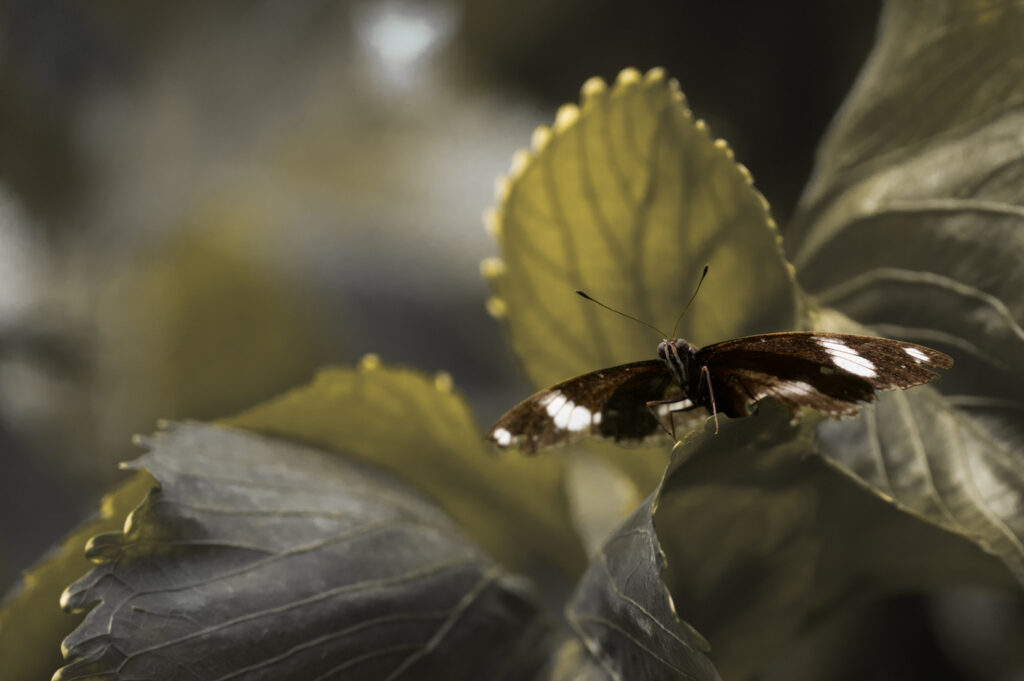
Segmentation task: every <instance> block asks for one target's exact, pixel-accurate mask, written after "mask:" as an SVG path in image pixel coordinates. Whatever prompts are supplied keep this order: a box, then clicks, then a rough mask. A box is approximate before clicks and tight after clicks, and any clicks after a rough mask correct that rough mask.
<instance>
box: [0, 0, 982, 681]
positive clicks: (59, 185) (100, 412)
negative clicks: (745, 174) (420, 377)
mask: <svg viewBox="0 0 1024 681" xmlns="http://www.w3.org/2000/svg"><path fill="white" fill-rule="evenodd" d="M878 13H879V3H878V2H874V1H867V2H865V1H857V2H852V1H847V2H840V1H836V0H834V1H830V2H816V3H806V2H796V1H786V2H773V3H763V2H728V3H722V2H718V3H713V2H679V1H673V0H641V1H640V2H633V3H628V4H627V3H614V2H609V1H607V0H598V1H594V0H564V1H562V2H550V1H548V0H517V1H507V0H502V1H498V2H484V1H483V0H461V1H459V0H448V1H446V2H432V3H426V2H394V3H389V2H363V3H355V2H349V3H333V2H306V3H290V2H284V1H283V0H280V1H276V2H266V1H264V2H250V3H216V4H214V3H204V2H183V3H165V4H158V3H123V2H95V3H76V2H70V1H59V0H8V1H7V2H4V3H0V279H2V280H3V281H4V282H5V283H4V284H3V286H4V288H5V289H6V293H4V294H3V295H0V464H2V468H0V470H2V471H3V472H2V475H0V589H2V588H3V587H4V586H6V585H8V584H10V583H11V582H12V581H13V580H14V579H15V578H16V575H17V573H18V571H19V570H21V569H24V568H26V567H27V566H28V565H29V564H30V563H31V562H32V561H34V560H35V559H36V558H38V557H39V556H40V555H41V554H42V553H43V552H44V551H45V550H46V549H47V547H49V546H51V545H52V544H53V543H54V542H55V541H56V540H57V539H58V538H59V537H60V536H61V534H63V533H64V532H65V531H67V530H68V529H69V528H71V527H72V526H73V525H74V524H75V523H76V522H77V521H78V520H79V519H81V518H82V517H83V516H84V515H85V514H87V513H89V512H91V511H92V509H94V508H96V504H97V502H98V500H99V496H100V495H101V494H102V492H103V491H104V490H105V489H108V488H109V487H110V485H112V484H114V483H115V482H116V481H117V480H118V473H117V469H116V462H117V461H120V460H124V459H127V458H131V457H132V456H133V455H134V454H133V450H132V447H131V445H130V444H129V439H130V436H131V435H132V434H133V433H134V432H146V431H149V430H152V429H153V427H154V424H155V420H156V419H157V418H186V417H190V418H199V419H210V418H216V417H218V416H222V415H227V414H231V413H233V412H236V411H238V410H240V409H244V408H245V407H247V406H249V405H251V404H254V403H256V402H258V401H260V400H262V399H266V398H268V397H270V396H273V395H275V394H278V393H280V392H281V391H283V390H285V389H287V388H288V387H290V386H294V385H299V384H302V383H304V382H305V381H307V380H308V379H309V377H310V376H311V375H312V373H313V371H314V370H315V368H316V367H317V366H322V365H325V364H329V363H353V362H355V361H358V359H359V357H360V356H362V355H363V354H364V353H367V352H376V353H379V354H380V355H381V356H382V358H383V359H384V360H385V361H388V362H398V363H404V364H410V365H414V366H417V367H420V368H422V369H424V370H427V371H438V370H444V371H449V372H450V373H451V374H452V375H453V377H454V379H455V383H456V385H457V386H459V387H460V388H461V389H462V390H463V391H464V392H465V393H466V395H467V397H468V399H469V400H470V401H471V402H472V404H473V406H474V408H475V409H476V410H477V413H478V417H479V419H480V421H481V422H488V421H490V420H491V419H493V418H494V417H496V416H497V415H498V414H500V413H501V411H502V410H503V409H504V408H505V407H507V406H508V405H509V404H512V403H514V402H515V401H516V400H517V399H518V398H520V397H521V396H522V395H523V394H524V393H525V392H526V391H527V390H528V386H526V385H525V383H524V382H523V380H522V378H521V377H520V376H519V375H518V374H517V371H516V367H515V360H514V358H512V357H511V355H510V353H509V351H508V348H507V347H506V345H505V344H504V340H503V338H502V335H501V330H500V327H499V325H498V324H497V323H496V322H494V321H493V320H492V319H490V318H489V317H488V316H487V315H486V313H485V312H484V305H483V303H484V300H485V299H486V297H487V295H488V292H487V290H486V286H485V285H484V284H483V283H482V281H481V280H480V278H479V276H478V274H477V267H478V262H479V261H480V259H481V258H483V257H485V256H487V255H491V254H493V253H494V248H493V245H492V244H491V242H490V240H489V237H488V236H487V235H486V234H485V232H484V230H483V227H482V224H481V219H480V214H481V213H482V211H483V210H484V209H485V208H486V207H488V206H489V205H490V204H492V203H493V182H494V179H495V178H496V177H498V176H499V175H500V174H501V173H503V172H504V171H505V170H506V169H507V167H508V163H509V161H510V159H511V156H512V153H513V151H514V150H515V149H516V148H518V147H525V146H528V144H529V136H530V133H531V131H532V130H533V128H534V127H536V126H537V125H540V124H546V123H550V122H551V120H552V119H553V116H554V112H555V110H556V108H557V107H558V106H559V105H560V104H562V103H564V102H571V101H577V100H578V92H579V87H580V85H581V84H582V83H583V82H584V81H585V80H586V79H587V78H589V77H591V76H595V75H598V76H602V77H603V78H605V79H606V80H608V81H609V82H610V81H612V80H614V78H615V75H616V74H617V73H618V71H619V70H621V69H622V68H624V67H627V66H635V67H637V68H640V69H641V70H646V69H648V68H651V67H653V66H663V67H665V68H666V69H667V71H668V72H669V73H670V74H671V75H672V76H674V77H676V78H677V79H678V80H679V81H680V83H681V85H682V89H683V91H684V92H685V93H686V95H687V97H688V99H689V104H690V107H691V108H692V109H693V110H694V112H695V113H696V115H697V116H699V117H702V118H705V119H706V120H707V121H708V123H709V125H710V127H711V129H712V131H713V133H714V134H715V135H716V136H721V137H724V138H725V139H727V140H728V141H729V143H730V145H731V146H732V148H733V149H734V150H735V152H736V158H737V159H738V160H739V161H741V162H742V163H744V164H745V165H746V166H747V167H749V168H750V170H751V171H752V173H753V176H754V178H755V182H756V184H757V186H758V188H759V189H760V190H761V192H762V193H763V194H764V195H765V196H766V197H767V198H768V200H769V201H770V202H771V204H772V209H773V212H774V214H775V217H776V219H777V220H778V222H779V223H780V225H781V226H782V228H783V233H785V225H786V221H787V219H788V217H789V216H790V215H791V213H792V211H793V208H794V205H795V203H796V201H797V200H798V197H799V195H800V192H801V189H802V187H803V185H804V183H805V182H806V180H807V177H808V174H809V172H810V170H811V166H812V163H813V157H814V150H815V147H816V144H817V142H818V140H819V138H820V137H821V134H822V132H823V131H824V130H825V128H826V126H827V124H828V122H829V120H830V118H831V117H832V115H833V114H834V112H835V111H836V109H837V107H838V106H839V104H840V103H841V101H842V99H843V97H844V95H845V93H846V92H847V91H848V89H849V88H850V86H851V84H852V83H853V81H854V79H855V77H856V74H857V72H858V70H859V68H860V66H861V64H862V63H863V61H864V59H865V57H866V55H867V53H868V51H869V49H870V47H871V44H872V40H873V36H874V31H875V27H876V23H877V19H878ZM389 31H390V32H389ZM417 46H419V51H418V52H417V49H416V48H417ZM972 602H973V601H972ZM953 603H954V605H955V604H956V603H959V601H956V598H954V599H953ZM973 607H977V606H976V605H975V606H973ZM961 612H963V608H962V607H960V606H956V607H953V606H950V605H949V601H948V599H947V600H945V601H939V602H936V601H934V600H930V599H920V598H907V599H901V600H897V601H892V602H890V603H887V604H885V605H883V606H880V607H879V608H878V609H877V611H875V612H872V613H870V614H869V615H868V616H866V617H864V618H859V619H858V620H857V624H851V625H849V627H848V629H847V630H844V634H843V635H844V637H845V638H846V642H847V643H849V642H856V643H857V645H858V647H859V648H861V649H865V650H871V651H874V654H873V655H869V656H859V657H857V658H856V659H848V660H846V663H845V666H844V668H843V672H842V674H841V675H840V676H841V677H842V678H850V679H853V678H865V677H868V678H917V677H920V678H930V679H936V678H963V676H962V673H965V672H963V669H964V668H965V665H967V662H965V660H969V659H970V655H968V654H967V653H964V652H963V651H959V652H958V653H956V654H953V655H952V657H950V655H951V654H949V653H947V652H940V651H942V650H944V649H948V647H949V646H948V644H949V640H948V639H950V637H951V636H952V637H953V638H955V635H951V634H949V632H948V631H946V630H944V629H943V627H944V626H945V624H944V623H946V624H948V622H949V621H951V620H952V619H955V618H956V617H957V616H958V615H957V614H956V613H961ZM951 613H953V615H951ZM881 621H886V622H889V623H890V625H893V624H895V626H890V627H889V628H888V629H886V631H887V632H888V633H887V634H886V635H885V636H883V637H879V635H878V633H877V628H876V627H875V626H874V625H875V623H878V622H881ZM944 631H946V633H943V632H944ZM943 637H945V638H943ZM954 648H955V646H954ZM975 652H976V651H975ZM812 657H813V656H812ZM954 658H955V659H954ZM925 659H927V660H928V661H929V662H928V663H927V664H922V663H921V660H925ZM957 660H959V661H957ZM808 664H810V663H808ZM972 664H973V663H972ZM985 678H1000V672H999V671H998V670H995V671H993V670H991V669H989V670H987V671H986V672H985Z"/></svg>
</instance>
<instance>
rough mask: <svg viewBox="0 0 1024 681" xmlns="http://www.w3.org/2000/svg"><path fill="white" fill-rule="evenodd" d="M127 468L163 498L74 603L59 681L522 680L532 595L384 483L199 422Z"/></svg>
mask: <svg viewBox="0 0 1024 681" xmlns="http://www.w3.org/2000/svg"><path fill="white" fill-rule="evenodd" d="M147 444H148V446H149V447H150V452H149V453H147V454H146V455H144V456H143V457H141V458H140V459H138V460H137V461H135V462H134V463H133V464H131V466H132V467H133V468H140V469H141V468H145V469H146V470H148V471H149V472H150V473H151V474H152V475H153V477H154V478H155V479H156V480H157V482H158V483H159V485H160V487H159V489H157V490H154V491H153V492H151V493H150V495H149V497H148V498H147V499H146V502H145V503H144V504H143V505H142V506H141V507H140V508H139V509H138V510H137V511H135V512H134V513H133V514H132V516H131V517H130V519H129V521H128V522H127V523H126V526H125V531H124V533H123V534H120V533H118V534H107V535H101V536H100V537H97V538H96V539H94V540H93V541H92V542H91V545H90V549H89V553H90V556H91V557H92V558H93V559H94V560H97V561H100V563H101V564H100V565H99V566H98V567H96V568H95V569H94V570H93V571H92V572H90V573H89V574H88V575H86V576H85V577H84V578H82V579H81V580H79V581H78V582H77V583H76V584H74V585H73V586H72V587H70V588H69V589H68V591H67V592H66V594H65V597H64V602H65V604H66V605H67V606H68V607H71V608H85V607H88V606H90V605H93V604H96V607H95V608H94V609H93V610H92V611H91V612H90V613H89V615H88V616H87V617H86V619H85V622H84V623H83V624H82V626H81V627H80V628H79V629H78V630H77V631H75V633H73V634H72V635H71V636H69V637H68V639H67V640H66V641H65V649H66V651H67V657H68V659H69V661H70V662H69V664H68V665H67V666H66V667H64V668H62V669H61V670H60V671H59V672H58V674H57V675H56V676H55V679H58V680H60V679H79V680H85V679H110V678H116V679H138V678H161V679H189V680H190V681H195V680H197V679H222V678H226V677H227V676H239V675H245V676H246V677H247V678H248V677H252V678H257V677H259V678H296V679H298V678H303V679H313V678H327V677H330V678H340V677H344V678H351V679H363V678H366V679H382V678H395V677H398V676H399V675H402V674H407V675H409V676H410V677H417V678H442V677H446V676H450V677H452V678H503V679H517V678H531V677H532V675H533V674H534V673H535V671H536V668H538V667H539V666H540V665H542V664H544V663H546V660H547V657H548V653H547V647H546V645H545V641H546V640H547V636H548V631H549V629H548V624H547V623H546V622H545V621H544V620H543V618H542V617H540V615H539V614H538V610H537V606H536V604H535V602H534V600H533V598H532V596H531V595H530V591H529V589H528V587H527V585H526V584H525V583H524V582H523V580H521V579H520V578H516V577H514V576H511V575H509V574H508V573H506V572H505V571H504V570H503V569H502V568H500V567H499V566H497V565H496V564H495V563H494V562H493V561H492V560H491V559H489V558H488V557H487V556H486V555H485V554H484V553H483V552H482V551H480V550H479V549H478V548H476V547H475V546H474V545H473V544H472V543H471V542H469V541H468V540H467V538H466V537H465V535H463V534H462V532H461V531H460V530H459V528H458V527H457V526H456V525H454V524H453V523H452V522H451V520H450V519H449V518H448V516H447V515H445V514H444V513H443V512H441V511H440V510H439V509H437V508H436V507H435V506H433V505H432V504H431V503H429V502H428V501H427V500H426V499H425V498H423V497H421V496H419V495H418V494H416V493H415V492H414V491H413V490H411V489H410V488H408V487H407V486H405V485H403V484H400V483H398V482H397V481H395V480H393V479H392V478H390V476H387V475H385V474H383V473H382V472H380V471H379V470H375V469H371V468H368V467H363V466H361V465H358V464H352V463H347V462H344V461H342V460H340V459H339V458H338V457H337V456H334V455H332V454H330V453H326V452H322V451H318V450H314V449H309V448H306V447H302V446H299V445H295V444H292V443H287V442H283V441H276V440H272V439H269V438H265V437H261V436H258V435H255V434H252V433H246V432H243V431H235V430H231V429H227V428H222V427H214V426H206V425H201V424H196V423H190V424H181V425H175V426H170V427H169V429H168V430H166V431H165V432H162V433H160V434H158V435H157V436H155V437H154V438H152V440H151V441H149V442H148V443H147Z"/></svg>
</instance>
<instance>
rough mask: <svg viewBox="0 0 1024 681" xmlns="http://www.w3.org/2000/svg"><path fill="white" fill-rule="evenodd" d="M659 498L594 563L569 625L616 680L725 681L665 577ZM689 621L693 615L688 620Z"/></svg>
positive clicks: (623, 528)
mask: <svg viewBox="0 0 1024 681" xmlns="http://www.w3.org/2000/svg"><path fill="white" fill-rule="evenodd" d="M657 503H658V494H657V492H654V493H652V494H651V495H650V496H649V497H648V498H647V500H646V501H645V502H644V503H643V504H641V505H640V507H639V508H637V509H636V511H635V512H634V513H633V514H632V515H631V516H630V517H629V518H627V519H626V521H625V522H623V523H622V525H620V526H619V528H618V529H617V530H616V532H615V533H614V534H613V535H612V536H611V537H610V538H609V540H608V542H607V543H606V544H605V546H604V548H603V549H602V551H601V552H600V553H599V554H598V555H597V556H595V558H594V559H593V560H592V561H591V564H590V567H589V568H588V569H587V572H586V573H585V574H584V575H583V579H581V580H580V583H579V585H578V586H577V588H576V592H575V593H574V594H573V597H572V600H571V601H570V603H569V605H568V607H567V608H566V617H567V618H568V620H569V623H570V625H571V626H572V628H573V629H574V630H575V631H576V633H577V635H578V636H579V637H580V639H581V640H582V641H583V643H584V646H585V647H586V649H587V650H589V651H590V652H591V654H592V655H593V656H594V657H595V658H596V659H597V660H598V661H599V663H600V664H601V666H602V667H603V668H604V670H605V672H606V673H607V674H608V676H609V677H610V678H612V679H616V680H624V679H668V678H672V679H677V678H678V679H718V678H719V677H718V674H717V672H715V668H714V666H712V664H711V661H710V660H708V658H707V656H706V655H705V654H704V653H705V652H707V650H708V643H707V641H706V640H704V638H703V637H702V636H701V635H700V634H699V633H698V632H697V631H696V630H695V629H693V628H692V627H690V626H689V625H688V624H686V623H685V622H683V621H681V620H680V619H679V617H678V616H677V614H676V608H675V605H674V604H673V602H672V597H671V596H670V595H669V592H668V589H667V588H666V586H665V583H664V582H663V581H662V572H663V570H664V568H665V557H664V554H663V553H662V551H661V546H660V545H659V543H658V537H657V535H656V534H655V531H654V525H653V520H654V516H653V514H654V508H655V506H656V504H657ZM683 614H684V615H685V612H684V613H683Z"/></svg>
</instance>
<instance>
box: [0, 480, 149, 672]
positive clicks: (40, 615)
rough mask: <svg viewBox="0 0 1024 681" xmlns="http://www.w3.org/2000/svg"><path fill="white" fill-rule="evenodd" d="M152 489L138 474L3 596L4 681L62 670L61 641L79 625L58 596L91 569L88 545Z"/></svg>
mask: <svg viewBox="0 0 1024 681" xmlns="http://www.w3.org/2000/svg"><path fill="white" fill-rule="evenodd" d="M155 484H156V483H155V482H154V480H153V478H152V477H151V476H150V475H149V474H148V473H145V472H140V473H137V474H135V475H134V476H133V477H132V478H131V479H130V480H128V481H127V482H125V483H124V484H122V485H121V486H120V487H118V488H117V489H116V490H115V491H114V492H112V493H110V494H108V495H107V496H105V497H104V498H103V501H102V503H101V505H100V512H99V513H98V514H97V515H96V517H95V518H93V519H91V520H89V521H86V522H85V523H83V524H82V525H81V526H80V527H78V529H76V530H75V531H74V532H72V533H71V534H69V535H68V536H67V537H65V538H64V540H63V541H62V542H61V543H60V544H59V545H58V546H56V547H54V549H53V550H52V551H51V552H50V553H49V554H48V555H47V556H45V557H43V558H42V560H40V561H39V562H38V563H37V564H36V565H34V566H33V567H31V568H29V569H28V570H27V571H26V572H25V573H24V575H23V577H22V580H21V582H20V583H19V584H17V585H15V587H14V588H13V589H12V590H11V591H10V592H9V593H8V594H7V595H6V596H5V598H4V602H3V605H2V606H0V660H3V668H4V678H7V679H12V680H17V681H20V680H22V679H25V680H28V679H46V678H49V677H50V675H51V674H53V670H54V669H56V668H57V667H58V666H60V664H61V657H60V642H61V639H63V638H64V637H65V636H67V635H68V634H69V633H70V632H71V631H72V630H73V629H74V628H75V627H77V626H78V625H79V623H80V622H81V621H82V618H81V617H79V616H71V615H68V614H67V613H65V612H63V611H62V610H61V609H60V598H61V593H62V592H63V591H64V589H65V588H67V586H68V584H70V583H71V582H73V581H74V580H76V579H78V578H79V577H81V576H82V575H83V574H85V572H86V571H87V570H89V568H90V567H92V564H91V563H90V562H89V561H88V560H87V559H86V557H85V545H86V542H87V541H88V540H89V539H91V538H92V537H94V536H96V535H97V534H99V533H101V532H111V531H115V530H119V529H120V528H121V527H122V526H123V524H124V519H125V517H126V516H127V515H128V513H129V512H130V511H131V510H132V509H134V508H135V507H136V506H138V505H139V503H140V502H141V501H142V499H143V498H144V497H145V495H146V492H148V491H149V490H150V489H151V488H152V487H153V486H154V485H155ZM40 503H43V502H42V501H41V502H40Z"/></svg>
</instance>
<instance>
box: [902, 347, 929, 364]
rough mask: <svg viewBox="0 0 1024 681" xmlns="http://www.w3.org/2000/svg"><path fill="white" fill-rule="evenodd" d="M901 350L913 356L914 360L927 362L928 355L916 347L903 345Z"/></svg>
mask: <svg viewBox="0 0 1024 681" xmlns="http://www.w3.org/2000/svg"><path fill="white" fill-rule="evenodd" d="M903 352H905V353H907V354H908V355H910V356H911V357H913V358H914V361H915V362H927V361H928V355H926V354H924V353H923V352H921V351H920V350H918V349H917V348H906V347H905V348H903Z"/></svg>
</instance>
